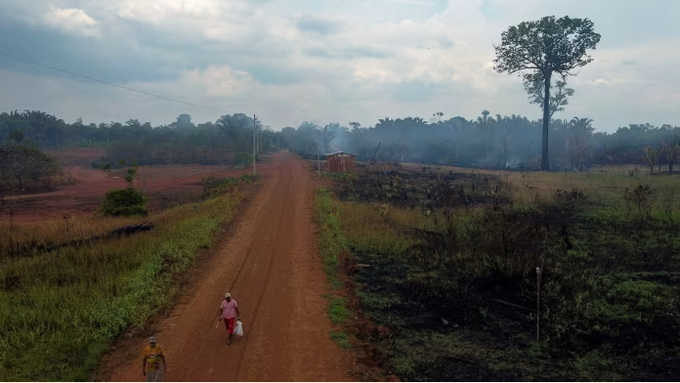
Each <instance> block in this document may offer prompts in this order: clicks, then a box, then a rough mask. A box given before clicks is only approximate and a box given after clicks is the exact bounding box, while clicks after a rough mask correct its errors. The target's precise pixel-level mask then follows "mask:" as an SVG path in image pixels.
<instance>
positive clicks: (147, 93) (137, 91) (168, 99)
mask: <svg viewBox="0 0 680 383" xmlns="http://www.w3.org/2000/svg"><path fill="white" fill-rule="evenodd" d="M0 55H3V56H6V57H9V58H13V59H15V60H19V61H25V62H27V63H31V64H33V65H37V66H40V67H43V68H48V69H52V70H54V71H57V72H62V73H66V74H70V75H72V76H76V77H81V78H84V79H87V80H91V81H95V82H99V83H102V84H105V85H110V86H114V87H116V88H121V89H125V90H129V91H131V92H136V93H141V94H144V95H147V96H151V97H156V98H160V99H162V100H166V101H172V102H176V103H179V104H184V105H189V106H194V107H197V108H203V109H208V110H213V111H217V112H221V113H229V112H227V111H225V110H222V109H217V108H212V107H209V106H202V105H198V104H193V103H190V102H185V101H180V100H176V99H174V98H170V97H165V96H161V95H158V94H153V93H149V92H145V91H143V90H138V89H133V88H129V87H127V86H124V85H119V84H114V83H112V82H108V81H105V80H100V79H98V78H94V77H90V76H86V75H82V74H78V73H75V72H71V71H69V70H66V69H61V68H57V67H54V66H51V65H47V64H42V63H39V62H36V61H33V60H29V59H25V58H21V57H17V56H14V55H11V54H9V53H6V52H2V51H0Z"/></svg>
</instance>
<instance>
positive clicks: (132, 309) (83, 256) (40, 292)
mask: <svg viewBox="0 0 680 383" xmlns="http://www.w3.org/2000/svg"><path fill="white" fill-rule="evenodd" d="M243 196H244V193H243V191H242V190H241V188H240V187H237V188H236V189H233V190H231V191H229V192H228V193H226V194H224V195H221V196H218V197H216V198H212V199H209V200H206V201H203V202H200V203H196V204H186V205H182V206H178V207H175V208H172V209H168V210H166V211H163V212H161V213H159V214H152V215H150V216H149V217H148V218H147V220H149V221H151V222H153V224H154V225H155V228H154V229H153V230H151V231H149V232H143V233H139V234H135V235H133V236H130V237H122V238H113V239H106V240H99V241H95V242H93V243H89V244H87V245H86V246H81V247H64V248H60V249H57V250H55V251H52V252H50V253H36V254H33V255H32V256H23V257H13V258H11V259H10V258H8V256H7V255H4V256H3V258H5V260H9V262H5V263H4V264H3V265H2V267H0V328H2V329H3V333H2V336H0V380H3V381H13V380H19V381H25V380H29V381H30V380H33V381H35V380H67V381H73V380H86V379H88V377H89V374H90V373H91V372H92V370H93V368H94V367H95V366H96V364H97V362H98V360H99V357H100V355H101V353H102V352H103V351H105V350H106V349H107V347H108V345H109V343H110V342H111V341H112V340H113V339H115V338H116V337H118V336H120V335H121V334H122V333H123V332H124V331H126V329H131V330H132V331H139V330H141V329H143V328H144V326H145V324H146V323H147V321H148V319H149V318H150V317H151V316H152V315H154V313H155V312H157V310H159V309H160V308H163V307H167V306H168V305H170V304H171V303H172V299H173V297H174V296H175V294H176V293H177V292H178V291H179V289H180V284H181V280H182V278H184V277H185V276H186V274H187V273H186V271H187V270H188V269H189V268H190V267H191V265H192V264H193V262H194V259H195V257H196V255H197V254H198V253H199V250H200V249H205V248H208V247H210V246H211V243H212V241H213V238H214V235H215V233H216V232H217V231H218V230H219V228H220V226H221V225H222V224H224V223H226V222H229V221H230V220H231V219H233V217H234V216H235V215H236V213H237V211H238V208H239V206H240V203H241V201H242V199H243ZM139 221H140V219H139V218H136V219H135V218H104V217H79V218H72V219H62V220H50V221H45V222H39V223H33V224H31V223H22V224H17V225H16V228H13V230H14V231H13V236H14V241H16V240H17V239H18V240H20V241H22V243H26V242H27V241H31V240H38V241H53V242H63V241H66V240H69V239H79V238H83V237H88V236H93V235H98V234H103V233H106V232H108V231H110V230H112V229H115V228H118V227H121V226H125V225H129V224H133V223H137V222H139ZM3 225H4V226H2V228H3V229H6V228H8V223H7V220H6V219H5V222H4V223H3ZM0 233H2V235H0V237H2V238H3V241H7V239H6V238H7V232H6V231H5V230H2V231H1V232H0ZM5 243H6V242H5ZM38 360H39V362H36V361H38Z"/></svg>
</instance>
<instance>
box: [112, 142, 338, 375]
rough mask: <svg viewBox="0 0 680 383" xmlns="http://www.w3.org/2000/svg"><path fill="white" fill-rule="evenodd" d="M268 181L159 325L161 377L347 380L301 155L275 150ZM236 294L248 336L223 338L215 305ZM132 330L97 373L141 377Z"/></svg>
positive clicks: (137, 344)
mask: <svg viewBox="0 0 680 383" xmlns="http://www.w3.org/2000/svg"><path fill="white" fill-rule="evenodd" d="M268 165H269V166H267V167H266V169H265V170H264V172H263V175H264V185H263V187H262V188H261V189H260V191H259V192H258V195H257V196H255V197H254V199H253V200H252V203H250V204H249V206H248V207H247V209H246V210H245V211H244V212H243V215H242V216H241V218H240V219H239V221H238V223H237V225H238V226H237V227H236V229H235V233H234V234H233V236H232V237H231V238H229V239H228V240H227V241H225V242H223V245H222V247H221V248H219V249H217V250H216V253H215V254H213V255H212V256H211V258H210V259H209V260H208V261H207V262H208V264H207V265H205V272H201V273H199V274H202V275H201V278H200V280H198V281H195V286H194V287H193V288H191V289H190V292H189V293H188V294H187V296H186V297H185V298H186V299H183V302H182V303H180V305H179V306H177V307H176V308H175V309H174V311H173V312H172V314H171V315H170V316H169V317H167V318H165V319H163V320H162V321H161V322H160V324H159V331H157V332H156V333H155V336H156V338H157V339H158V344H159V345H161V346H162V347H163V349H164V350H165V353H166V358H167V362H168V371H167V372H166V374H165V376H164V377H163V380H164V381H348V380H351V377H350V376H349V374H348V373H347V372H346V371H347V370H348V369H350V368H351V366H350V364H351V362H350V361H349V360H350V358H349V356H348V355H347V353H346V352H344V351H343V350H341V349H340V348H339V347H338V346H337V345H336V344H335V343H333V341H332V340H331V339H330V338H329V331H330V329H331V324H330V322H329V320H328V317H327V315H326V301H325V300H324V298H323V297H322V296H321V295H322V294H323V293H324V291H325V289H326V282H325V281H326V279H325V274H324V272H323V271H322V266H321V259H320V256H319V255H318V254H317V253H316V242H315V237H314V229H313V226H312V206H313V203H312V200H313V183H312V180H311V178H310V177H309V175H308V174H307V173H306V171H305V170H304V168H303V163H302V162H301V161H299V160H297V159H296V158H294V157H293V155H291V154H289V153H279V154H276V155H274V158H273V161H272V163H270V164H268ZM227 291H229V292H231V293H232V296H233V297H234V299H236V301H237V302H238V304H239V309H240V310H241V317H242V320H243V326H244V332H245V334H244V336H243V337H238V336H236V335H234V337H233V343H232V344H231V345H227V332H226V330H225V326H224V323H220V324H219V326H218V328H215V324H216V323H217V312H218V310H219V307H220V303H221V302H222V298H223V297H224V293H225V292H227ZM146 344H147V343H146V339H138V340H135V341H134V342H132V343H130V344H127V345H124V346H122V348H120V349H118V350H116V351H114V352H113V353H112V354H111V355H109V356H107V357H106V358H105V360H104V362H103V364H102V371H101V373H102V378H103V379H107V380H113V381H144V380H145V378H144V376H142V359H141V358H142V357H141V350H142V348H143V347H144V346H145V345H146Z"/></svg>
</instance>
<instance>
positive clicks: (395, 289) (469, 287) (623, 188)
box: [318, 165, 680, 381]
mask: <svg viewBox="0 0 680 383" xmlns="http://www.w3.org/2000/svg"><path fill="white" fill-rule="evenodd" d="M629 169H633V167H632V166H631V167H626V168H599V169H591V170H590V171H588V172H581V173H577V172H570V173H545V172H523V173H519V172H492V171H483V170H470V169H458V168H446V167H444V168H442V169H438V170H437V169H432V168H430V169H426V170H425V171H423V170H422V169H420V168H419V167H417V166H415V167H413V166H408V165H407V166H404V167H402V168H392V169H383V170H382V172H380V174H377V172H376V171H375V170H373V169H369V168H366V167H359V168H358V172H357V173H356V174H355V175H353V176H342V177H340V176H332V177H330V178H329V177H326V178H328V179H329V180H330V182H332V186H330V189H331V190H333V193H334V195H335V196H336V198H334V199H331V197H330V196H329V195H328V192H324V191H320V192H319V193H320V194H319V195H320V197H318V198H325V199H330V201H326V202H324V204H326V205H328V206H329V207H328V208H327V209H325V211H326V212H331V213H328V214H332V217H333V218H332V220H335V221H337V224H336V225H335V226H337V230H338V234H337V235H338V236H340V237H342V238H343V243H344V246H345V248H346V249H347V250H348V251H349V252H350V253H351V254H352V256H351V259H352V262H353V263H354V264H363V265H369V266H367V267H355V268H352V267H347V268H346V269H347V270H349V271H348V275H349V276H350V277H351V278H352V279H353V280H354V282H355V291H354V294H355V295H356V296H357V297H358V299H359V302H360V303H359V306H360V309H361V311H362V312H363V313H364V314H365V315H366V316H367V317H369V318H370V319H371V321H372V322H373V324H374V325H375V326H384V327H385V328H388V329H389V333H390V334H391V336H389V337H386V338H383V339H381V338H380V337H376V336H374V337H372V338H371V339H370V340H371V342H373V343H374V344H376V345H377V346H378V348H379V350H380V353H381V355H380V357H374V358H373V359H372V362H374V363H376V364H380V365H381V367H382V368H384V369H385V370H387V371H388V372H393V373H395V374H397V375H398V376H399V377H400V378H402V379H404V380H410V381H413V380H430V381H433V380H434V381H437V380H468V381H477V380H607V381H610V380H628V381H630V380H669V379H673V377H674V376H677V374H678V373H680V357H678V355H680V354H679V353H678V352H679V351H680V342H679V341H678V336H677V335H678V330H679V329H680V320H679V318H680V310H679V307H678V298H680V290H679V289H678V281H679V278H680V239H679V238H678V236H677V232H678V229H680V213H679V211H678V207H679V206H680V193H676V192H675V190H676V189H677V188H678V187H680V178H679V177H678V176H676V175H672V176H669V175H664V174H661V175H653V176H652V175H649V174H647V173H648V169H640V171H639V172H637V173H636V172H633V174H632V175H631V174H630V173H629V172H628V170H629ZM320 219H323V218H320ZM539 266H542V270H543V272H542V280H541V298H540V299H541V301H540V302H541V306H540V307H541V311H540V319H541V324H542V325H541V329H540V340H536V299H537V298H536V296H537V294H536V291H537V282H536V271H535V269H536V267H539ZM349 327H350V328H351V325H350V326H349Z"/></svg>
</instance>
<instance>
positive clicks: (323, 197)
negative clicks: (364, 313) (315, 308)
mask: <svg viewBox="0 0 680 383" xmlns="http://www.w3.org/2000/svg"><path fill="white" fill-rule="evenodd" d="M315 197H316V198H315V206H314V218H315V220H316V223H317V227H318V232H319V235H318V240H319V253H320V254H321V258H322V262H323V268H324V271H325V272H326V277H327V281H328V284H329V286H330V287H331V290H332V291H340V290H342V289H343V288H344V284H343V283H342V281H341V280H340V279H339V278H338V272H339V271H338V262H339V257H340V254H341V253H343V252H344V253H348V252H349V250H348V248H347V243H346V240H345V236H344V235H343V234H342V231H341V229H340V217H339V211H338V205H337V202H335V201H334V200H333V197H332V194H331V192H329V191H328V190H327V189H325V188H323V187H321V188H318V189H317V190H316V195H315ZM326 299H327V300H328V310H327V312H328V318H329V319H330V320H331V323H333V324H334V325H337V326H341V327H342V325H344V324H346V322H347V320H348V319H349V318H350V317H351V316H352V313H351V310H350V309H349V307H348V300H347V298H344V297H340V296H337V295H331V296H327V297H326ZM331 339H333V340H334V341H335V342H336V343H337V344H338V345H339V346H340V347H342V348H350V346H351V344H350V341H349V339H348V336H347V332H346V331H345V330H340V331H336V330H334V331H331Z"/></svg>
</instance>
